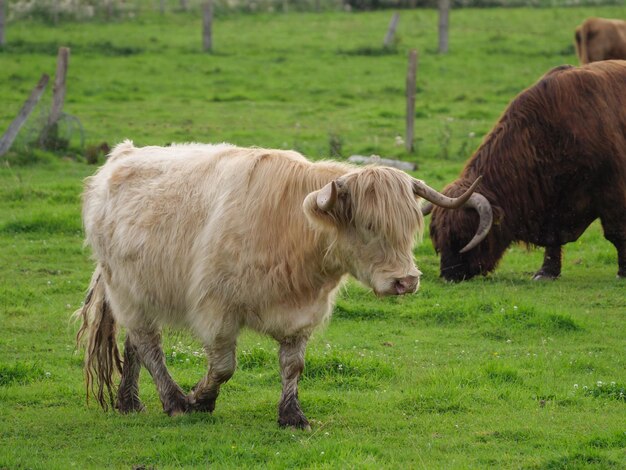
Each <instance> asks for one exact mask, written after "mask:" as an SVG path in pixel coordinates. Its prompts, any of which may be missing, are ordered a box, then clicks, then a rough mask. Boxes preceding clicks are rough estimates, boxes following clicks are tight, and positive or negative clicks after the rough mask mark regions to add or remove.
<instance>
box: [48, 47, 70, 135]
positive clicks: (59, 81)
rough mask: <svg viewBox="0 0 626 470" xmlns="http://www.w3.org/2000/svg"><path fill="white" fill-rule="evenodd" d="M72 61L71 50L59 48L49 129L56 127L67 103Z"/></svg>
mask: <svg viewBox="0 0 626 470" xmlns="http://www.w3.org/2000/svg"><path fill="white" fill-rule="evenodd" d="M69 60H70V48H69V47H59V53H58V55H57V70H56V74H55V75H54V89H53V90H52V109H51V110H50V115H49V116H48V127H51V126H54V125H55V124H56V122H57V121H58V120H59V118H60V117H61V113H62V112H63V103H64V102H65V81H66V76H67V65H68V62H69Z"/></svg>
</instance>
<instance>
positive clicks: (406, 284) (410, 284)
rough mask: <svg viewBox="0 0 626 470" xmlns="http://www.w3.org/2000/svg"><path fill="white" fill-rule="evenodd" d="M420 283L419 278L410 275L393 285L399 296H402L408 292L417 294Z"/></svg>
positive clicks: (397, 280) (399, 279)
mask: <svg viewBox="0 0 626 470" xmlns="http://www.w3.org/2000/svg"><path fill="white" fill-rule="evenodd" d="M418 282H419V276H410V275H409V276H405V277H401V278H398V279H396V280H395V281H394V283H393V287H394V289H395V290H396V293H397V294H398V295H402V294H406V293H407V292H415V290H416V289H417V283H418Z"/></svg>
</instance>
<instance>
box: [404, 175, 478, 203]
mask: <svg viewBox="0 0 626 470" xmlns="http://www.w3.org/2000/svg"><path fill="white" fill-rule="evenodd" d="M481 178H482V176H479V177H478V178H476V180H475V181H474V182H473V183H472V185H471V186H470V187H469V189H468V190H467V191H465V192H464V193H463V194H461V195H460V196H459V197H455V198H452V197H448V196H444V195H443V194H441V193H440V192H439V191H437V190H435V189H433V188H431V187H430V186H428V185H427V184H426V183H424V182H423V181H422V180H418V179H413V192H414V193H415V194H416V195H417V196H421V197H423V198H424V199H426V200H427V201H430V202H432V203H433V204H436V205H438V206H441V207H445V208H446V209H456V208H458V207H461V206H462V205H463V204H465V202H466V201H467V200H468V199H469V198H470V196H471V195H472V193H473V192H474V190H475V189H476V186H478V183H479V181H480V179H481Z"/></svg>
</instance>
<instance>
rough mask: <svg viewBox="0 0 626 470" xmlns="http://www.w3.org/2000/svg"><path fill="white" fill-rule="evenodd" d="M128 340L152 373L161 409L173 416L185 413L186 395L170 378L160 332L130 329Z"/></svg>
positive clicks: (187, 405) (186, 408) (186, 405)
mask: <svg viewBox="0 0 626 470" xmlns="http://www.w3.org/2000/svg"><path fill="white" fill-rule="evenodd" d="M128 335H129V336H130V341H132V343H133V344H134V345H135V348H136V351H137V355H138V356H139V358H140V360H141V362H142V364H143V365H144V366H145V367H146V369H148V371H149V372H150V374H151V375H152V379H153V380H154V383H155V384H156V387H157V391H158V392H159V397H160V398H161V403H162V404H163V411H165V412H166V413H167V414H168V415H170V416H173V415H177V414H181V413H185V412H186V411H188V409H189V404H188V403H187V397H186V396H185V393H184V392H183V390H182V389H181V388H180V387H179V386H178V384H177V383H176V382H174V380H173V379H172V376H171V375H170V373H169V371H168V370H167V366H166V365H165V355H164V354H163V349H162V347H161V332H160V331H154V330H132V331H129V332H128Z"/></svg>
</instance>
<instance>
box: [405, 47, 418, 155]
mask: <svg viewBox="0 0 626 470" xmlns="http://www.w3.org/2000/svg"><path fill="white" fill-rule="evenodd" d="M416 77H417V51H416V50H415V49H411V52H409V68H408V70H407V74H406V138H405V141H404V144H405V146H406V151H407V152H408V153H413V133H414V131H415V129H414V128H415V82H416Z"/></svg>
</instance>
